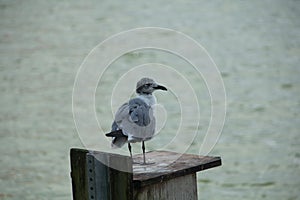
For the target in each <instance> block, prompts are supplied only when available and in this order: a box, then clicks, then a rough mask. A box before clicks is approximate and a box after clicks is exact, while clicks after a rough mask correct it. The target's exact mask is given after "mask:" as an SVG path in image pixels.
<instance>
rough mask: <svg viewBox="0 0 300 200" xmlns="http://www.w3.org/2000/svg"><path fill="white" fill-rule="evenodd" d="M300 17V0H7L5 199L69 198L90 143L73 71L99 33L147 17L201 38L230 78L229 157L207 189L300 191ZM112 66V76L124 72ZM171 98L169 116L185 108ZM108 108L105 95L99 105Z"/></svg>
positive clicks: (152, 56) (294, 195) (1, 40)
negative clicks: (76, 156)
mask: <svg viewBox="0 0 300 200" xmlns="http://www.w3.org/2000/svg"><path fill="white" fill-rule="evenodd" d="M299 17H300V2H299V1H293V0H288V1H279V0H272V1H271V0H265V1H260V0H254V1H183V0H175V1H169V2H164V1H157V0H153V1H126V2H125V1H96V0H89V1H79V0H77V1H69V0H61V1H46V0H41V1H33V0H28V1H9V0H7V1H4V0H1V1H0V27H1V28H0V58H1V59H0V92H1V99H0V102H1V108H0V151H1V159H0V199H8V200H12V199H14V200H19V199H41V200H42V199H71V180H70V176H69V173H70V167H69V149H70V148H71V147H80V148H82V147H83V144H82V143H81V141H80V138H79V136H78V134H77V132H76V128H75V125H74V122H73V116H72V105H71V103H72V88H73V83H74V80H75V76H76V72H77V70H78V68H79V66H80V64H81V63H82V61H83V59H84V58H85V56H86V55H87V54H88V53H89V51H90V50H91V49H92V48H93V47H94V46H96V45H97V44H98V43H99V42H101V41H103V40H104V39H106V38H107V37H109V36H111V35H113V34H116V33H118V32H121V31H124V30H128V29H131V28H136V27H144V26H156V27H165V28H171V29H175V30H178V31H181V32H183V33H185V34H187V35H189V36H191V37H192V38H194V39H195V40H197V41H198V42H199V43H201V44H202V45H203V46H204V47H205V48H206V50H207V51H208V52H209V53H210V55H211V56H212V58H213V59H214V61H215V63H216V64H217V66H218V67H219V69H220V72H221V75H222V77H223V80H224V83H225V87H226V93H227V117H226V123H225V126H224V129H223V132H222V135H221V138H220V140H219V142H218V144H217V145H216V147H215V148H214V150H213V151H212V152H211V153H210V154H211V155H220V156H221V157H222V159H223V166H222V167H219V168H216V169H212V170H208V171H205V172H203V173H199V174H198V192H199V198H200V199H217V200H218V199H222V200H224V199H272V200H273V199H280V200H281V199H287V200H295V199H300V197H299V188H300V178H299V177H300V170H299V169H300V139H299V128H300V125H299V124H300V112H299V111H300V109H299V107H300V95H299V92H300V90H299V89H300V78H299V75H300V73H299V72H300V67H299V64H300V59H299V55H300V38H299V35H300V20H299ZM168 56H169V57H168ZM162 59H163V60H164V61H165V62H166V63H167V64H169V65H172V64H174V65H175V64H176V63H177V62H175V61H174V58H173V57H171V56H170V55H167V54H164V53H157V52H140V53H138V54H129V55H125V56H124V57H123V58H120V60H118V62H117V63H119V65H120V67H122V64H123V65H126V66H129V65H131V63H135V64H136V63H143V62H145V61H153V60H155V61H157V62H161V61H162ZM139 61H141V62H139ZM178 62H180V61H178ZM112 69H115V71H113V70H112V71H110V72H109V75H110V77H118V76H120V71H118V68H117V67H116V68H112ZM184 69H185V68H183V71H184ZM186 69H188V68H186ZM185 72H186V73H187V74H188V73H189V72H188V71H185ZM108 80H109V79H108ZM110 80H117V79H113V78H112V79H110ZM190 80H191V82H192V84H194V85H197V84H198V85H199V87H202V86H201V83H197V82H194V83H193V77H192V75H191V77H190ZM158 81H159V82H162V81H160V80H158ZM100 84H101V83H100ZM105 84H107V85H111V84H113V83H111V82H109V81H108V82H105ZM128 87H133V86H132V85H131V84H129V85H128ZM97 95H98V96H97ZM99 95H100V93H96V99H100V98H99ZM202 97H203V99H206V98H208V96H205V94H204V96H202ZM158 98H159V99H161V100H162V101H165V100H166V97H163V94H159V95H158ZM205 102H206V101H203V105H202V106H203V107H204V108H205V105H206V103H205ZM200 104H201V102H200ZM173 106H174V107H173V108H169V110H172V109H174V113H171V114H170V115H168V120H170V121H171V122H172V117H174V119H175V118H176V117H178V116H177V115H176V109H177V108H176V105H173ZM83 109H84V108H83ZM106 109H110V108H107V107H103V106H101V104H100V105H98V107H97V114H98V116H101V113H102V112H107V110H106ZM207 112H208V111H207ZM204 113H205V109H204ZM191 114H193V112H192V110H191ZM111 117H112V116H110V118H108V119H106V121H104V122H103V123H104V127H106V128H109V125H110V121H111ZM103 120H105V119H103ZM202 123H203V125H205V123H208V122H205V121H203V122H202ZM173 124H174V126H175V125H176V123H175V122H173ZM171 125H172V123H171ZM171 127H172V126H170V129H168V131H169V132H170V133H171V132H172V129H171ZM175 128H176V127H175ZM200 129H201V127H200ZM200 131H201V130H200ZM164 135H166V134H160V135H159V136H160V137H161V142H162V143H163V142H166V139H167V138H164ZM159 141H160V140H156V141H155V142H159ZM197 148H198V146H197V145H194V146H193V145H192V146H191V148H190V152H195V153H197V152H198V149H197ZM174 151H176V147H174Z"/></svg>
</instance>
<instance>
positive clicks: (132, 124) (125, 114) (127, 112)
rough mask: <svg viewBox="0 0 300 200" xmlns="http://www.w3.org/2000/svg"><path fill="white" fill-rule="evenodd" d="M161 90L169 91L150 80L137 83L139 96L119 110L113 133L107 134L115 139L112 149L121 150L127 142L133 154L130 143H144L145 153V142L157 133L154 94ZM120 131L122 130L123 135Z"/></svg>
mask: <svg viewBox="0 0 300 200" xmlns="http://www.w3.org/2000/svg"><path fill="white" fill-rule="evenodd" d="M159 89H160V90H167V89H166V88H165V87H164V86H160V85H158V84H157V83H155V82H154V80H152V79H150V78H142V79H141V80H140V81H139V82H138V83H137V85H136V92H137V94H138V96H137V97H136V98H134V99H131V100H129V101H128V102H127V103H124V104H123V105H122V106H121V107H120V108H119V109H118V111H117V112H116V114H115V120H114V122H113V124H112V130H111V133H109V134H106V136H108V137H113V141H112V147H117V148H120V147H122V146H123V145H124V144H125V143H126V142H127V143H128V147H129V151H130V154H131V146H130V143H135V142H143V153H145V152H144V151H145V149H144V148H145V147H144V141H147V140H150V139H151V138H152V137H153V135H154V133H155V124H156V122H155V117H154V113H153V112H154V110H153V109H154V105H155V104H156V99H155V97H154V96H153V95H152V93H153V92H154V91H155V90H159ZM118 130H121V134H120V131H118ZM144 162H145V159H144Z"/></svg>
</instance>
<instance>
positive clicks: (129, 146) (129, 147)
mask: <svg viewBox="0 0 300 200" xmlns="http://www.w3.org/2000/svg"><path fill="white" fill-rule="evenodd" d="M128 149H129V153H130V157H131V159H132V152H131V145H130V142H128Z"/></svg>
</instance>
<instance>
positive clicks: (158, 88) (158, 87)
mask: <svg viewBox="0 0 300 200" xmlns="http://www.w3.org/2000/svg"><path fill="white" fill-rule="evenodd" d="M153 88H154V89H156V90H165V91H167V88H166V87H165V86H162V85H157V86H155V87H153Z"/></svg>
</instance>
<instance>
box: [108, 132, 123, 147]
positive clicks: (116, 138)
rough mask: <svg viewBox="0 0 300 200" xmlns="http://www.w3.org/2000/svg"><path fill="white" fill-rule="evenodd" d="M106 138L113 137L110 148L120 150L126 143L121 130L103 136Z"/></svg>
mask: <svg viewBox="0 0 300 200" xmlns="http://www.w3.org/2000/svg"><path fill="white" fill-rule="evenodd" d="M105 135H106V136H107V137H113V141H112V143H111V147H112V148H121V147H122V146H123V145H124V144H125V143H126V142H127V138H128V137H127V136H126V135H124V134H123V132H122V130H116V131H112V132H110V133H107V134H105Z"/></svg>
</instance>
